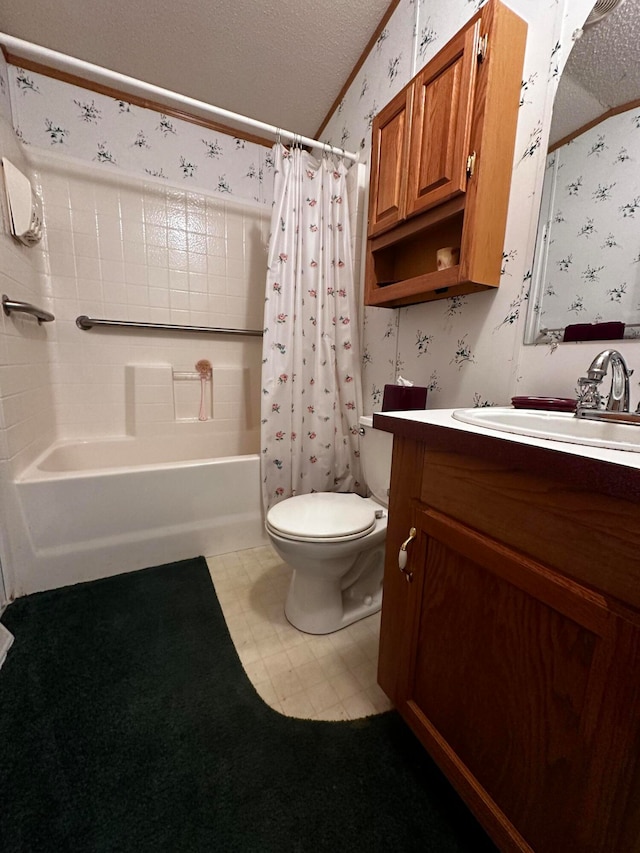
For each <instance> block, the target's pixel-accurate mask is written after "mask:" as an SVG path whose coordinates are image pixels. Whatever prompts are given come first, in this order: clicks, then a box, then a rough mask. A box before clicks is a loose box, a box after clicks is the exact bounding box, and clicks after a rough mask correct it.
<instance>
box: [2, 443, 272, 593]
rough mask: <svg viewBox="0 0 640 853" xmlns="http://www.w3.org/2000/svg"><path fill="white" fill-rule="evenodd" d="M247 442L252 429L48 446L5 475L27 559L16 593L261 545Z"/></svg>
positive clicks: (252, 455)
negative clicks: (10, 480) (16, 472)
mask: <svg viewBox="0 0 640 853" xmlns="http://www.w3.org/2000/svg"><path fill="white" fill-rule="evenodd" d="M257 448H258V436H257V434H256V433H253V434H247V435H232V434H229V435H220V436H209V437H206V438H204V437H203V438H197V437H196V438H193V437H173V436H172V437H171V438H170V439H167V438H115V439H104V440H95V441H75V442H59V443H57V444H54V445H52V446H51V447H49V448H48V450H47V451H46V452H45V453H43V454H42V455H41V456H40V457H39V458H38V459H36V460H35V462H33V464H32V465H30V466H29V467H28V468H27V469H26V470H25V471H24V472H23V473H22V474H21V475H20V476H19V477H18V478H17V479H16V481H15V488H16V492H17V498H18V503H19V506H20V509H21V513H22V516H23V520H24V524H25V528H26V537H25V538H26V540H28V548H27V551H28V552H30V553H26V554H24V555H21V557H22V559H25V558H26V559H27V562H29V563H31V564H32V565H30V566H27V567H26V568H27V569H28V571H27V572H26V575H25V577H24V582H23V583H21V584H19V588H18V590H17V594H19V595H20V594H25V593H29V592H34V591H37V590H41V589H51V588H55V587H58V586H64V585H66V584H70V583H78V582H80V581H85V580H94V579H96V578H99V577H106V576H109V575H113V574H119V573H120V572H125V571H132V570H134V569H139V568H144V567H146V566H153V565H157V564H160V563H167V562H171V561H173V560H181V559H185V558H188V557H195V556H197V555H198V554H204V555H209V556H211V555H214V554H224V553H226V552H228V551H234V550H238V549H240V548H251V547H255V546H257V545H263V544H266V542H267V539H266V537H265V534H264V525H263V521H262V513H261V499H260V461H259V455H258V453H257V452H256V451H257ZM21 574H22V572H21Z"/></svg>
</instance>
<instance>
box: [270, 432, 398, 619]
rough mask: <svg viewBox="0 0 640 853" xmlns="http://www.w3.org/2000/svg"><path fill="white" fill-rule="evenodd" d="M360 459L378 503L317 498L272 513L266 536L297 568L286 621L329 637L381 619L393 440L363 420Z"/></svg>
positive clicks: (295, 500)
mask: <svg viewBox="0 0 640 853" xmlns="http://www.w3.org/2000/svg"><path fill="white" fill-rule="evenodd" d="M360 427H361V429H360V435H361V445H360V457H361V462H362V466H363V471H364V474H365V478H366V480H367V483H368V485H369V488H370V490H371V491H372V497H370V498H362V497H360V496H359V495H355V494H343V493H337V492H314V493H313V494H310V495H297V496H295V497H292V498H288V499H287V500H284V501H282V502H281V503H279V504H276V505H275V506H273V507H272V508H271V509H270V510H269V512H268V513H267V520H266V529H267V534H268V535H269V538H270V540H271V543H272V545H273V547H274V549H275V550H276V552H277V553H278V554H279V556H280V557H281V558H282V559H283V560H284V561H285V562H286V563H288V564H289V565H290V566H291V568H292V569H293V574H292V577H291V583H290V585H289V591H288V594H287V600H286V604H285V615H286V617H287V619H288V620H289V622H290V623H291V624H292V625H293V626H294V627H296V628H298V629H299V630H300V631H305V632H306V633H309V634H330V633H332V632H333V631H338V630H339V629H340V628H344V627H346V626H347V625H350V624H351V623H352V622H355V621H357V620H358V619H363V618H364V617H365V616H369V615H371V614H372V613H375V612H377V611H378V610H379V609H380V607H381V604H382V577H383V571H384V542H385V536H386V532H387V509H386V505H387V492H388V488H389V481H390V474H391V448H392V441H393V438H392V436H391V435H390V434H389V433H385V432H382V431H380V430H375V429H373V426H372V418H371V417H362V418H360Z"/></svg>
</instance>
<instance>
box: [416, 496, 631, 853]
mask: <svg viewBox="0 0 640 853" xmlns="http://www.w3.org/2000/svg"><path fill="white" fill-rule="evenodd" d="M417 520H418V526H419V528H420V529H421V530H422V531H423V532H422V536H425V542H424V544H423V548H425V549H426V557H425V558H424V562H423V565H422V566H421V567H420V568H419V572H418V571H417V572H416V575H417V577H416V580H417V581H418V583H417V584H415V585H416V587H417V590H416V591H417V593H418V594H419V595H420V605H419V608H418V615H417V617H416V619H415V625H414V630H413V632H412V634H413V643H412V645H413V648H414V650H415V651H414V653H413V659H412V663H411V667H410V670H411V672H410V675H409V683H408V684H407V689H406V705H404V710H405V713H406V714H407V715H408V719H409V721H410V722H412V725H413V726H414V728H417V729H419V727H420V726H421V725H422V727H423V729H424V730H425V731H426V732H427V734H426V736H425V737H424V738H423V740H425V744H426V745H427V746H428V747H429V746H431V745H432V744H431V743H430V742H429V741H430V738H433V740H434V741H436V742H438V743H440V744H442V743H445V744H446V745H447V749H449V750H450V751H451V753H452V754H455V756H457V760H458V761H459V762H460V767H461V768H464V770H463V773H466V774H471V777H472V778H474V779H475V780H477V783H478V784H479V785H480V786H481V789H482V790H483V791H484V792H485V793H486V794H487V795H488V796H489V797H490V799H491V800H492V801H493V802H494V803H495V804H497V806H498V809H499V811H501V812H502V813H503V814H504V815H506V816H507V817H508V821H509V822H510V823H511V824H512V826H513V827H515V829H516V830H517V832H518V833H520V834H521V835H522V836H523V837H524V838H526V839H527V841H528V843H529V844H530V845H531V847H532V848H533V849H534V850H536V851H539V853H543V851H549V853H551V851H554V853H555V851H557V850H558V849H573V850H586V849H589V848H588V847H586V846H585V838H588V837H589V835H588V833H589V831H590V830H589V826H588V824H589V820H590V817H589V812H590V810H589V809H587V808H586V805H587V803H588V802H589V801H590V798H592V797H593V795H594V792H595V791H596V789H597V788H598V787H599V778H598V776H599V774H598V771H597V769H595V768H594V765H593V763H592V761H591V760H590V757H589V756H590V755H591V754H592V749H591V741H592V737H593V721H594V720H595V719H597V718H598V715H599V713H600V705H601V701H602V676H603V673H604V672H605V671H606V670H607V668H608V667H609V666H610V664H611V659H612V655H613V651H612V649H613V645H614V637H615V619H614V618H613V617H612V615H611V614H610V613H609V612H608V611H607V609H606V607H604V605H603V604H602V602H601V601H599V600H598V597H597V596H594V595H591V594H589V593H588V592H586V591H583V590H582V588H580V587H578V586H577V585H575V584H572V583H571V582H565V581H564V580H561V581H558V579H557V578H555V577H554V576H553V575H552V574H551V573H550V572H549V570H548V569H546V568H545V567H544V566H541V565H540V564H538V563H536V562H535V561H533V560H531V559H529V558H527V557H524V556H523V555H520V554H518V553H517V552H514V551H510V550H509V549H506V548H505V547H504V546H501V545H499V544H498V543H495V542H493V540H490V539H488V538H487V537H484V536H482V535H481V534H478V533H476V532H474V531H471V530H469V529H468V528H465V527H464V526H463V525H460V524H458V523H457V522H454V521H452V520H451V519H447V518H446V516H440V515H439V514H438V513H434V512H432V511H429V512H425V513H418V514H417ZM420 550H421V549H419V548H418V549H416V554H417V553H419V551H420ZM423 553H425V552H424V551H423ZM418 575H419V576H418ZM583 593H584V594H583ZM429 732H431V734H429ZM434 754H435V753H434ZM601 794H602V792H600V795H601ZM558 803H562V808H561V809H559V808H558ZM541 815H546V816H547V817H546V819H545V820H541V819H540V816H541ZM558 844H562V845H564V846H562V847H558V846H557V845H558ZM518 849H520V848H518Z"/></svg>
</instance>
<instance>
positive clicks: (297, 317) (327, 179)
mask: <svg viewBox="0 0 640 853" xmlns="http://www.w3.org/2000/svg"><path fill="white" fill-rule="evenodd" d="M273 153H274V181H275V186H274V199H275V200H274V206H273V213H272V217H271V239H270V244H269V259H268V272H267V289H266V299H265V323H264V326H265V328H264V338H263V360H262V419H261V441H262V444H261V447H262V458H261V465H262V494H263V503H264V509H265V512H266V511H267V509H268V508H269V507H271V506H273V505H274V504H275V503H277V502H278V501H280V500H283V499H284V498H288V497H291V496H292V495H296V494H308V493H309V492H314V491H325V492H333V491H335V492H349V491H353V492H358V491H361V488H362V487H361V484H360V464H359V450H358V447H359V440H358V414H359V412H360V411H361V387H360V363H359V358H360V356H359V342H358V329H357V313H356V305H357V301H356V300H357V293H356V285H355V282H354V280H353V265H352V259H351V237H350V227H349V210H348V200H347V187H346V174H347V170H346V167H345V165H344V163H343V162H340V163H339V164H337V165H336V163H334V162H333V161H331V160H329V159H327V158H323V159H322V160H321V161H320V162H318V161H317V160H315V159H314V158H313V157H312V156H311V155H310V154H308V153H307V152H306V151H303V150H302V149H300V148H296V147H293V148H292V149H291V150H287V149H286V148H285V147H284V146H282V145H280V144H277V145H275V146H274V149H273Z"/></svg>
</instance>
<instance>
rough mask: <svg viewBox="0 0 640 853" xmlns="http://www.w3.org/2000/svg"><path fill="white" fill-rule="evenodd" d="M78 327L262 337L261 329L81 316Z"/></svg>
mask: <svg viewBox="0 0 640 853" xmlns="http://www.w3.org/2000/svg"><path fill="white" fill-rule="evenodd" d="M76 326H77V327H78V328H79V329H82V331H83V332H87V331H88V330H89V329H92V328H93V327H94V326H120V327H124V328H127V329H162V330H164V331H166V332H209V333H212V332H213V333H215V334H220V335H249V336H251V337H262V330H261V329H260V330H259V329H219V328H217V327H215V326H179V325H176V324H173V323H137V322H135V321H133V320H99V319H97V318H96V317H87V316H86V314H81V315H80V316H79V317H76Z"/></svg>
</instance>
